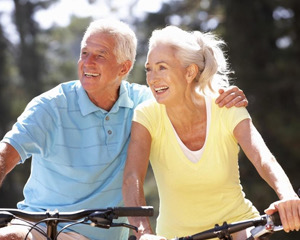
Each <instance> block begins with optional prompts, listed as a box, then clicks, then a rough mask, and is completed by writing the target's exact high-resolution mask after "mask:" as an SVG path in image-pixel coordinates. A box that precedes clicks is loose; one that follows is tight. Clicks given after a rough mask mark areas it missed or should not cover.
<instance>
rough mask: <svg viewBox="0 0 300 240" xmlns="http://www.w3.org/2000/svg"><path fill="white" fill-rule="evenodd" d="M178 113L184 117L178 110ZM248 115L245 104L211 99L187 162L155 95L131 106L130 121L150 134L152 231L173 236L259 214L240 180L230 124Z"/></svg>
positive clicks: (237, 150)
mask: <svg viewBox="0 0 300 240" xmlns="http://www.w3.org/2000/svg"><path fill="white" fill-rule="evenodd" d="M178 117H184V116H180V115H178ZM246 118H250V116H249V114H248V112H247V110H246V109H245V108H235V107H232V108H230V109H227V108H225V107H224V108H219V107H218V106H217V105H216V104H215V103H214V100H212V107H211V124H210V128H209V130H208V135H207V139H206V143H205V146H204V147H205V148H204V151H203V155H202V157H201V158H200V159H199V161H198V162H197V163H193V162H191V161H190V160H189V159H187V158H186V156H185V155H184V153H183V152H182V149H181V147H180V146H179V143H178V141H177V139H176V136H175V133H174V130H173V127H172V124H171V122H170V120H169V118H168V116H167V113H166V110H165V106H164V105H161V104H158V103H157V102H155V101H154V100H150V101H147V102H145V103H142V104H141V105H140V106H138V107H137V109H136V110H135V114H134V117H133V121H136V122H139V123H141V124H142V125H143V126H145V127H146V128H147V129H148V131H149V132H150V134H151V137H152V142H151V153H150V162H151V165H152V168H153V172H154V175H155V178H156V182H157V186H158V192H159V198H160V208H159V217H158V219H157V227H156V233H157V234H158V235H160V236H164V237H167V238H168V239H169V238H173V237H175V236H177V237H182V236H188V235H192V234H195V233H198V232H200V231H204V230H207V229H209V228H213V227H214V225H215V224H220V225H221V224H223V222H224V221H227V223H232V222H236V221H240V220H245V219H250V218H254V217H258V216H259V215H258V212H257V210H256V209H255V207H254V206H253V205H252V203H251V202H250V201H248V200H247V199H245V194H244V193H243V191H242V187H241V185H240V176H239V167H238V152H239V146H238V144H237V141H236V139H235V137H234V135H233V130H234V128H235V126H236V125H237V124H238V123H239V122H240V121H242V120H243V119H246Z"/></svg>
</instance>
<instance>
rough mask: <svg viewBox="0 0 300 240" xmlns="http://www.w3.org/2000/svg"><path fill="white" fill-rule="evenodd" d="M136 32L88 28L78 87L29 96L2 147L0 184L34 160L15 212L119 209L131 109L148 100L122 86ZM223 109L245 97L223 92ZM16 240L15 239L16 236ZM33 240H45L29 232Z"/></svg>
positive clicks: (85, 231)
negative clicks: (22, 197)
mask: <svg viewBox="0 0 300 240" xmlns="http://www.w3.org/2000/svg"><path fill="white" fill-rule="evenodd" d="M136 45H137V40H136V36H135V34H134V32H133V31H132V30H131V29H130V28H129V27H128V26H127V25H126V24H124V23H122V22H120V21H115V20H98V21H94V22H92V23H91V24H90V25H89V27H88V28H87V31H86V33H85V34H84V36H83V39H82V42H81V53H80V58H79V61H78V75H79V79H80V80H79V81H71V82H65V83H62V84H60V85H58V86H57V87H55V88H53V89H51V90H50V91H48V92H45V93H43V94H41V95H40V96H38V97H36V98H34V99H33V100H32V101H31V102H30V103H29V104H28V106H27V107H26V109H25V111H24V112H23V113H22V115H21V116H20V117H19V118H18V121H17V122H16V123H15V125H14V126H13V128H12V130H11V131H9V132H8V133H7V134H6V135H5V136H4V138H3V140H2V141H1V145H0V182H2V181H3V179H4V178H5V176H6V175H7V174H8V173H9V172H10V171H11V170H12V169H13V168H14V167H15V166H16V165H17V164H18V163H23V162H24V161H25V160H26V159H28V158H29V157H32V170H31V175H30V178H29V180H28V182H27V183H26V185H25V188H24V201H22V202H19V203H18V208H20V209H23V210H27V211H45V210H47V209H49V210H55V209H57V210H58V211H64V212H66V211H75V210H79V209H85V208H105V207H109V206H111V207H114V206H122V205H123V200H122V178H123V170H124V164H125V160H126V155H127V146H128V143H129V138H130V129H131V120H132V115H133V111H134V109H135V107H136V106H137V105H138V104H140V103H141V102H143V101H145V100H147V99H149V98H150V97H152V95H151V92H150V90H149V89H148V88H147V87H146V86H142V85H138V84H130V83H129V82H127V81H124V79H126V77H127V76H128V74H129V72H130V70H131V69H132V67H133V63H134V61H135V56H136ZM217 101H218V103H219V105H220V106H224V105H225V104H227V107H230V106H233V105H236V106H245V105H247V100H246V99H245V96H244V94H243V92H242V91H240V90H239V89H238V88H236V87H233V88H230V89H228V90H226V91H225V92H224V91H222V92H221V95H220V97H219V98H218V100H217ZM28 229H29V228H28V227H21V226H17V225H12V226H9V227H5V228H3V229H1V230H0V239H24V236H25V235H26V234H27V232H28ZM70 229H71V230H72V231H71V232H64V233H62V235H60V236H61V238H62V239H97V240H99V239H126V238H127V237H128V231H127V230H126V229H124V228H114V229H108V230H107V229H105V230H103V229H99V228H93V227H91V226H85V225H84V226H73V227H71V228H70ZM13 237H14V238H13ZM29 237H30V239H43V236H42V235H41V234H40V233H38V232H36V231H31V232H30V236H29Z"/></svg>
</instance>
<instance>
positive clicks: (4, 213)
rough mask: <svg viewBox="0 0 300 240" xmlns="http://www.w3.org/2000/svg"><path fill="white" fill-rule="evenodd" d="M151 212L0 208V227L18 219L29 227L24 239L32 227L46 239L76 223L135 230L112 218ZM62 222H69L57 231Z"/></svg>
mask: <svg viewBox="0 0 300 240" xmlns="http://www.w3.org/2000/svg"><path fill="white" fill-rule="evenodd" d="M153 213H154V210H153V207H151V206H144V207H114V208H105V209H83V210H79V211H73V212H59V211H44V212H28V211H23V210H19V209H13V208H0V228H1V227H5V226H8V225H9V224H11V221H12V220H13V219H20V220H22V221H25V222H26V223H27V224H29V225H30V227H31V228H30V230H29V231H28V233H27V235H26V237H25V240H26V239H27V237H28V235H29V233H30V231H32V230H33V229H35V230H37V231H38V232H40V233H41V234H42V235H44V236H45V238H46V239H47V240H56V239H57V238H58V236H59V234H60V233H61V232H62V231H64V230H66V229H67V228H68V227H71V226H73V225H76V224H88V225H91V226H93V227H99V228H105V229H108V228H110V227H127V228H129V229H132V230H134V231H136V232H137V231H138V228H137V227H136V226H133V225H130V224H127V223H114V222H113V220H114V219H118V218H119V217H137V216H143V217H146V216H147V217H150V216H153ZM63 222H64V223H69V224H67V225H66V226H64V227H63V228H62V229H61V230H60V231H58V224H59V223H63ZM41 223H46V229H47V231H46V233H45V232H44V231H43V230H42V229H41V228H40V227H39V226H38V225H40V224H41ZM129 239H135V237H134V236H130V237H129Z"/></svg>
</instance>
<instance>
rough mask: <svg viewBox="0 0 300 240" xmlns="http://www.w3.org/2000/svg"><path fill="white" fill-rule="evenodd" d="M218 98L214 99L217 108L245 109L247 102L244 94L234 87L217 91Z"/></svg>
mask: <svg viewBox="0 0 300 240" xmlns="http://www.w3.org/2000/svg"><path fill="white" fill-rule="evenodd" d="M219 93H220V96H219V97H218V98H217V99H216V104H218V105H219V107H224V106H225V107H227V108H230V107H233V106H235V107H247V106H248V100H247V98H246V96H245V94H244V92H243V91H242V90H241V89H239V88H238V87H236V86H230V87H228V88H226V89H220V90H219Z"/></svg>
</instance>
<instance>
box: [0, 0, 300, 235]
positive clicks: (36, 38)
mask: <svg viewBox="0 0 300 240" xmlns="http://www.w3.org/2000/svg"><path fill="white" fill-rule="evenodd" d="M57 1H58V0H52V1H51V0H48V1H29V0H27V1H24V0H23V1H20V0H15V1H14V3H15V7H16V10H15V12H14V13H13V19H14V23H15V26H16V28H17V32H18V36H19V39H20V41H19V42H17V43H14V42H10V41H9V40H8V39H6V38H5V36H4V33H3V30H2V26H1V24H0V47H1V49H2V51H1V53H0V114H1V118H0V134H1V137H2V136H3V135H4V134H5V132H6V131H7V130H8V129H9V128H10V127H11V124H12V123H13V122H15V120H16V118H17V116H18V115H19V114H20V113H21V112H22V111H23V109H24V107H25V105H26V104H27V103H28V101H29V100H30V99H31V98H32V97H33V96H36V95H37V94H40V93H41V92H43V91H45V90H48V89H50V88H51V87H53V86H54V85H57V84H58V83H61V82H64V81H69V80H72V79H76V78H77V66H76V64H77V60H78V56H79V50H80V41H81V38H82V35H83V33H84V31H85V28H86V26H87V25H88V23H89V22H90V20H91V18H78V17H76V16H73V17H72V19H71V23H70V25H69V26H67V27H59V26H53V27H52V28H50V29H47V30H43V29H40V27H39V24H38V23H37V22H35V21H34V19H33V15H34V13H35V12H36V11H39V10H40V9H46V8H48V7H49V6H51V4H53V3H54V2H57ZM91 2H92V1H91ZM0 12H1V10H0ZM299 18H300V2H299V1H298V0H285V1H282V0H278V1H271V0H251V1H246V0H241V1H234V0H184V1H183V0H173V1H170V2H168V3H164V4H163V6H162V8H161V10H160V11H159V12H156V13H148V14H147V16H146V17H144V18H133V19H134V22H133V24H134V29H135V30H136V33H137V36H138V39H139V45H138V55H137V61H136V63H135V67H134V69H133V71H132V73H131V74H130V76H129V79H128V80H129V81H131V82H138V83H141V84H145V83H146V82H145V71H144V62H145V59H146V53H147V44H148V38H149V36H150V34H151V32H152V31H153V30H154V29H156V28H161V27H164V26H165V25H169V24H175V25H179V26H180V27H182V28H185V29H189V30H200V31H204V32H205V31H214V32H216V33H217V34H218V35H219V36H220V37H221V38H223V39H224V40H225V41H226V43H227V48H226V51H227V53H228V58H229V61H230V64H231V67H232V69H233V70H234V71H235V74H234V75H232V80H233V82H234V84H236V85H238V86H239V87H240V88H242V89H243V90H244V91H245V93H246V96H247V98H248V100H249V107H248V110H249V112H250V114H251V116H252V118H253V122H254V124H255V125H256V127H257V128H258V130H259V131H260V132H261V134H262V136H263V137H264V139H265V141H266V143H267V145H268V146H269V148H270V149H271V151H272V152H273V153H274V155H275V156H276V157H277V159H278V161H279V162H280V164H281V165H282V166H283V168H284V169H285V171H286V173H287V175H288V176H289V177H290V180H291V182H292V184H293V186H294V187H295V189H297V188H299V187H300V181H299V176H298V175H299V170H300V167H299V166H300V160H299V159H300V134H299V132H300V131H299V116H300V115H299V109H300V97H299V94H298V93H299V91H300V89H299V88H300V81H299V78H300V68H299V65H300V39H299V38H300V24H299V23H300V19H299ZM8 100H9V101H8ZM29 166H30V161H28V163H26V164H25V165H24V166H18V167H17V168H16V169H15V170H14V172H13V173H11V174H9V175H8V177H7V178H6V181H5V182H4V184H3V187H2V188H1V189H0V195H1V198H0V206H1V207H15V204H16V202H17V201H19V200H22V190H21V189H22V187H23V185H24V183H25V179H26V178H27V177H28V173H29ZM240 172H241V181H242V185H243V187H244V191H245V193H246V196H247V197H248V198H249V199H251V201H253V203H254V204H255V205H256V206H257V208H258V209H259V210H260V211H263V209H264V208H266V207H267V206H268V204H269V203H270V202H272V201H274V200H276V199H277V196H276V195H275V193H274V191H273V190H272V189H271V188H270V187H269V186H268V185H267V184H266V183H265V182H264V181H263V180H262V179H261V178H260V177H259V175H258V174H257V172H256V171H255V169H254V167H253V166H252V165H251V163H250V162H249V161H248V160H247V159H246V157H245V156H244V154H243V153H241V156H240ZM145 192H146V194H147V201H148V204H149V205H153V206H155V210H156V215H157V214H158V197H157V189H156V187H155V180H154V178H153V174H152V171H151V168H150V169H149V172H148V175H147V179H146V185H145ZM152 224H153V226H155V219H154V218H153V222H152ZM298 238H299V233H292V234H284V233H281V234H278V235H275V236H274V237H273V238H272V239H274V240H275V239H286V240H288V239H298Z"/></svg>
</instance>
